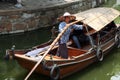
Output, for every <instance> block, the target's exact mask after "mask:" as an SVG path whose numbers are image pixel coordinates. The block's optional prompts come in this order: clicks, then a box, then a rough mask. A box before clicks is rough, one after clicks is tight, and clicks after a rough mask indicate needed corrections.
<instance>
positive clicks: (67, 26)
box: [24, 20, 81, 80]
mask: <svg viewBox="0 0 120 80" xmlns="http://www.w3.org/2000/svg"><path fill="white" fill-rule="evenodd" d="M80 21H81V20H77V21H74V22H72V23H70V24H66V26H65V27H64V29H63V31H62V32H61V33H60V34H59V35H58V36H57V38H56V39H55V40H54V41H53V42H52V44H51V45H50V48H49V49H48V50H47V51H46V52H45V54H44V55H43V56H42V58H40V60H39V61H38V62H37V63H36V65H35V66H34V67H33V68H32V70H31V71H30V72H29V74H28V75H27V76H26V78H25V79H24V80H27V79H28V78H29V76H30V75H31V74H32V73H33V71H34V70H35V69H36V68H37V66H38V65H39V64H40V63H41V62H42V60H43V59H44V57H45V56H46V55H47V54H48V53H49V51H50V50H51V49H52V48H53V46H54V45H55V44H56V43H57V42H58V40H59V39H60V38H61V36H62V35H63V34H64V32H65V31H66V30H67V29H68V28H69V26H71V25H73V24H75V23H77V22H80Z"/></svg>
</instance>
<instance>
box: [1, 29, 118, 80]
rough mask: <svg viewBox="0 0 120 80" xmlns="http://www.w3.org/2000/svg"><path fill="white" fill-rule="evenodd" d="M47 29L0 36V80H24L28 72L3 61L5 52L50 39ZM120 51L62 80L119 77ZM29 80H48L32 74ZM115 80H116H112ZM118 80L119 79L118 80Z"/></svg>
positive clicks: (13, 63)
mask: <svg viewBox="0 0 120 80" xmlns="http://www.w3.org/2000/svg"><path fill="white" fill-rule="evenodd" d="M50 36H51V32H50V30H49V29H42V30H36V31H32V32H26V33H22V34H17V35H5V36H2V35H1V36H0V80H24V78H25V76H26V75H27V74H28V71H27V70H25V69H23V68H22V67H20V66H19V64H18V63H17V62H16V61H15V60H11V61H5V60H4V59H3V57H4V55H5V50H6V49H8V48H11V46H12V45H16V49H25V48H30V47H32V46H35V45H38V44H41V43H43V42H46V41H48V40H49V39H50ZM119 61H120V49H114V50H112V51H111V52H110V54H109V55H108V56H106V57H105V58H104V60H103V61H102V62H98V63H94V64H92V65H90V66H88V67H87V68H85V69H84V70H82V71H79V72H77V73H75V74H73V75H71V76H68V77H66V78H64V79H63V80H112V79H111V77H113V76H115V75H117V74H118V75H117V76H118V77H120V62H119ZM29 80H50V79H49V78H48V77H46V76H43V75H41V74H36V73H34V74H32V75H31V76H30V78H29ZM114 80H117V79H114ZM118 80H120V78H119V79H118Z"/></svg>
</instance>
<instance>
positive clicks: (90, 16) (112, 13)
mask: <svg viewBox="0 0 120 80" xmlns="http://www.w3.org/2000/svg"><path fill="white" fill-rule="evenodd" d="M74 15H75V16H76V20H82V19H83V23H85V24H87V25H88V26H90V27H91V28H93V29H94V30H96V31H100V30H101V29H102V28H103V27H105V26H106V25H107V24H109V23H110V22H111V21H113V20H114V19H116V18H117V17H118V16H119V15H120V12H119V11H117V10H115V9H113V8H105V7H100V8H93V9H90V10H86V11H83V12H80V13H77V14H74Z"/></svg>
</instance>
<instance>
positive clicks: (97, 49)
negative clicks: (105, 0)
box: [6, 7, 120, 80]
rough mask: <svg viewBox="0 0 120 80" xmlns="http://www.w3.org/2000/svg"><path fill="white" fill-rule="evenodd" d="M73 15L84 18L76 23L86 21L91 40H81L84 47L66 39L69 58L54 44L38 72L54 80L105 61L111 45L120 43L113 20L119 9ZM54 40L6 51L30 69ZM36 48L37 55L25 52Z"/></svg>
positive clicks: (89, 11)
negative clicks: (60, 55)
mask: <svg viewBox="0 0 120 80" xmlns="http://www.w3.org/2000/svg"><path fill="white" fill-rule="evenodd" d="M74 15H75V16H76V21H77V20H82V22H81V21H77V22H75V23H76V24H82V23H85V24H87V27H86V28H85V30H84V34H85V35H87V36H88V38H89V41H88V42H82V43H81V44H82V48H81V49H78V48H77V47H76V46H75V44H74V42H73V41H72V40H70V41H69V42H68V43H67V48H68V55H69V58H68V59H63V58H60V57H57V56H56V52H57V48H58V45H57V44H55V46H54V47H53V48H52V49H51V50H50V51H49V52H48V54H46V55H45V57H44V58H43V60H42V62H41V63H40V64H39V65H38V66H37V67H36V69H35V72H37V73H40V74H44V75H46V76H49V77H51V78H52V79H54V80H57V79H61V78H63V77H66V76H68V75H71V74H73V73H75V72H77V71H79V70H81V69H83V68H85V67H87V66H88V65H90V64H91V63H94V62H96V61H102V60H103V58H104V56H105V55H106V54H109V51H110V50H111V49H113V48H114V47H115V46H118V47H119V46H120V27H119V26H117V25H116V24H115V23H114V20H115V19H116V18H117V17H118V16H119V15H120V12H119V11H117V10H115V9H113V8H105V7H102V8H94V9H90V10H87V11H84V12H81V13H77V14H74ZM83 41H84V40H83ZM52 42H53V41H48V42H46V43H43V44H41V45H38V46H35V47H33V48H32V49H31V50H29V49H25V50H14V49H13V48H12V50H11V49H8V50H6V54H9V55H10V56H14V58H15V59H16V60H17V61H18V63H19V64H20V65H21V66H22V67H23V68H25V69H28V70H31V69H32V68H33V67H34V65H35V64H36V63H37V62H38V61H39V60H40V59H41V58H42V57H43V55H44V54H45V51H46V50H47V49H48V48H49V46H50V45H51V43H52ZM37 49H42V50H41V52H39V53H38V54H36V55H34V56H28V55H26V53H28V52H30V51H33V52H34V51H35V50H37Z"/></svg>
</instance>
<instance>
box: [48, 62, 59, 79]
mask: <svg viewBox="0 0 120 80" xmlns="http://www.w3.org/2000/svg"><path fill="white" fill-rule="evenodd" d="M50 77H51V79H53V80H58V79H59V77H60V68H59V67H58V66H57V64H54V65H53V67H52V69H51V71H50Z"/></svg>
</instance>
